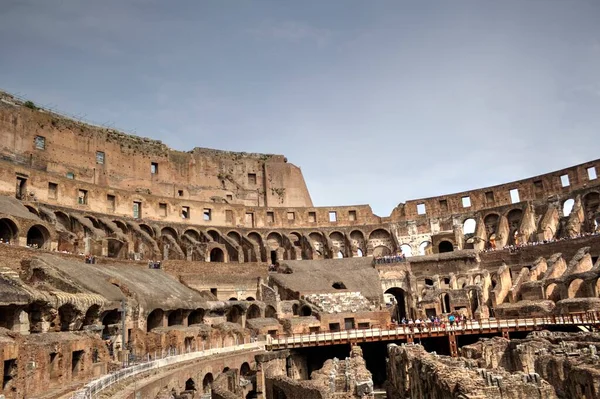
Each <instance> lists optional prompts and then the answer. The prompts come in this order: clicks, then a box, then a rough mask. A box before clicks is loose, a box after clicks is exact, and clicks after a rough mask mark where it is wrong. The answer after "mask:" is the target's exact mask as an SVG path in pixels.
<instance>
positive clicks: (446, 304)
mask: <svg viewBox="0 0 600 399" xmlns="http://www.w3.org/2000/svg"><path fill="white" fill-rule="evenodd" d="M440 299H441V302H442V313H450V295H448V294H446V293H444V294H442V295H441V296H440Z"/></svg>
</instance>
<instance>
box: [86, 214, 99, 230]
mask: <svg viewBox="0 0 600 399" xmlns="http://www.w3.org/2000/svg"><path fill="white" fill-rule="evenodd" d="M84 217H85V218H86V219H87V220H89V221H90V222H92V225H94V227H95V228H96V229H98V230H101V229H102V226H101V225H100V222H98V219H96V218H95V217H93V216H90V215H86V216H84Z"/></svg>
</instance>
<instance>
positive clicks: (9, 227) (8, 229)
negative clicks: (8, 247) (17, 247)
mask: <svg viewBox="0 0 600 399" xmlns="http://www.w3.org/2000/svg"><path fill="white" fill-rule="evenodd" d="M18 234H19V229H18V228H17V225H16V224H15V222H13V221H12V220H10V219H6V218H5V219H0V240H1V241H0V242H3V243H13V242H14V241H15V240H16V239H17V236H18Z"/></svg>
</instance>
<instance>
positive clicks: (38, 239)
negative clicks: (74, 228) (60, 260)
mask: <svg viewBox="0 0 600 399" xmlns="http://www.w3.org/2000/svg"><path fill="white" fill-rule="evenodd" d="M27 246H29V247H31V246H34V247H36V248H42V249H50V232H48V229H47V228H46V227H44V226H42V225H41V224H36V225H34V226H31V227H30V228H29V230H28V231H27Z"/></svg>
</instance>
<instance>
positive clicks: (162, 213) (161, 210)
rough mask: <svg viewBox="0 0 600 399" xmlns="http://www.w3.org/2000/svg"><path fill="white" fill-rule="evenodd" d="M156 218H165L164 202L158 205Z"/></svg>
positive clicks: (165, 205) (165, 208) (165, 206)
mask: <svg viewBox="0 0 600 399" xmlns="http://www.w3.org/2000/svg"><path fill="white" fill-rule="evenodd" d="M158 216H162V217H166V216H167V204H165V203H164V202H161V203H159V204H158Z"/></svg>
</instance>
